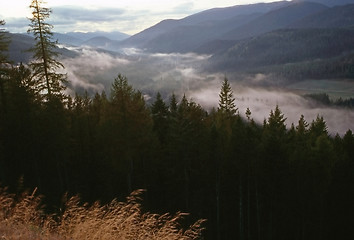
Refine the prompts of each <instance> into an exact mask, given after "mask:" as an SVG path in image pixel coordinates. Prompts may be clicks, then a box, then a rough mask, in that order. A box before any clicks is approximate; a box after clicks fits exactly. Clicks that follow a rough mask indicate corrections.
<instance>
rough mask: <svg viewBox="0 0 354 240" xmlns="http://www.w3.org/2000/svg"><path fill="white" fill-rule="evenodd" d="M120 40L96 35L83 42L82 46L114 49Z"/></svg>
mask: <svg viewBox="0 0 354 240" xmlns="http://www.w3.org/2000/svg"><path fill="white" fill-rule="evenodd" d="M117 44H119V41H113V40H111V39H109V38H107V37H94V38H91V39H89V40H87V41H85V42H82V43H81V46H90V47H94V48H102V49H106V50H111V49H114V48H115V47H114V46H115V45H117Z"/></svg>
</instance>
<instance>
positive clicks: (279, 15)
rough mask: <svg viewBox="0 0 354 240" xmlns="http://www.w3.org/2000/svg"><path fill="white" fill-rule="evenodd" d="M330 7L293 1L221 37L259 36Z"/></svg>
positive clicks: (229, 38) (230, 38)
mask: <svg viewBox="0 0 354 240" xmlns="http://www.w3.org/2000/svg"><path fill="white" fill-rule="evenodd" d="M325 9H328V7H326V6H325V5H323V4H319V3H312V2H298V3H292V4H291V5H289V6H286V7H283V8H280V9H276V10H274V11H271V12H268V13H267V14H264V15H262V16H261V17H259V18H257V19H255V20H253V21H251V22H249V23H247V24H245V25H243V26H241V27H238V28H235V29H234V30H232V31H231V32H228V33H226V34H225V35H223V36H221V37H220V38H221V39H225V40H236V39H242V38H248V37H253V36H257V35H259V34H262V33H266V32H269V31H273V30H276V29H280V28H285V27H287V26H288V25H290V24H292V23H294V22H296V21H299V20H300V19H302V18H304V17H307V16H310V15H312V14H315V13H318V12H320V11H323V10H325Z"/></svg>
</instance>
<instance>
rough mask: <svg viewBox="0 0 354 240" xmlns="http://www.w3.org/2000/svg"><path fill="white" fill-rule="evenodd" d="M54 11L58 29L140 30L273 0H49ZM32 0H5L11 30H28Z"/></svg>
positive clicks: (2, 11)
mask: <svg viewBox="0 0 354 240" xmlns="http://www.w3.org/2000/svg"><path fill="white" fill-rule="evenodd" d="M46 2H47V4H45V5H44V6H46V7H50V8H52V10H53V13H52V15H51V18H50V19H49V20H48V21H47V22H48V23H50V24H53V25H54V31H56V32H69V31H83V32H87V31H98V30H101V31H121V32H124V33H127V34H135V33H138V32H140V31H142V30H144V29H146V28H148V27H150V26H152V25H154V24H156V23H158V22H160V21H161V20H163V19H171V18H172V19H180V18H183V17H186V16H188V15H191V14H194V13H197V12H200V11H203V10H206V9H210V8H215V7H228V6H234V5H243V4H250V3H257V2H274V0H217V1H215V0H173V1H166V0H165V1H163V0H115V1H113V0H47V1H46ZM30 3H31V0H9V1H2V3H1V8H0V19H4V20H5V21H6V23H7V24H6V27H7V30H8V31H10V32H25V31H26V30H27V28H28V27H27V26H28V20H27V19H26V17H29V16H30V10H29V7H28V6H29V5H30Z"/></svg>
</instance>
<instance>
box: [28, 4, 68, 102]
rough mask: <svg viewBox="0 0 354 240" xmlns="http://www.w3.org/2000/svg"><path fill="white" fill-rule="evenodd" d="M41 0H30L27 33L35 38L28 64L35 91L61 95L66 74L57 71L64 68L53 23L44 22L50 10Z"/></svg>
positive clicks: (47, 94) (49, 95)
mask: <svg viewBox="0 0 354 240" xmlns="http://www.w3.org/2000/svg"><path fill="white" fill-rule="evenodd" d="M43 3H44V2H43V0H32V3H31V5H30V8H31V10H32V18H30V19H29V20H30V22H31V23H30V25H29V29H28V31H27V32H28V33H32V34H33V35H34V38H35V45H34V47H33V48H32V49H30V50H29V51H31V52H33V61H32V62H31V63H30V66H31V68H32V71H33V77H34V80H35V81H36V91H37V92H38V93H41V94H43V95H45V96H47V99H49V98H50V97H51V96H52V95H55V96H62V91H63V90H65V88H66V87H65V83H66V82H67V79H66V75H65V74H60V73H57V72H56V71H57V70H58V69H60V68H64V66H63V64H61V63H60V62H59V61H58V60H56V59H57V57H58V55H59V53H58V52H57V51H56V50H57V41H53V40H52V38H53V32H52V29H53V25H51V24H49V23H47V22H46V19H48V18H49V17H50V14H51V12H52V10H51V9H50V8H46V7H43V6H42V5H43Z"/></svg>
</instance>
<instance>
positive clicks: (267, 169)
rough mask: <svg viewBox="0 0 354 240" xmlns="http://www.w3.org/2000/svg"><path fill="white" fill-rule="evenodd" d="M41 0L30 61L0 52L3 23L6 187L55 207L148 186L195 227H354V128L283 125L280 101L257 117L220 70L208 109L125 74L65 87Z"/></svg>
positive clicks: (233, 233)
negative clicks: (200, 223)
mask: <svg viewBox="0 0 354 240" xmlns="http://www.w3.org/2000/svg"><path fill="white" fill-rule="evenodd" d="M33 2H34V3H38V2H39V1H38V2H37V1H33ZM34 6H36V5H34ZM37 7H38V6H37ZM36 9H37V10H36ZM36 9H35V11H34V12H35V14H34V17H35V16H37V17H39V18H37V20H36V19H35V18H34V19H32V20H33V21H32V20H31V21H32V24H33V25H32V30H31V31H34V33H35V36H37V40H38V42H37V44H38V45H36V49H35V50H34V57H35V60H36V61H35V62H34V65H33V64H30V65H29V66H26V65H20V66H9V65H8V64H3V63H5V62H7V60H6V51H5V50H6V41H7V40H6V39H5V40H4V39H3V38H1V36H2V35H0V47H2V46H5V47H3V48H1V49H0V50H1V55H0V56H4V57H3V58H4V60H1V61H2V62H1V65H0V67H1V69H0V70H1V74H0V80H1V85H0V87H1V89H0V90H1V91H0V94H1V95H0V100H1V101H0V182H1V183H2V184H3V185H4V186H8V187H9V191H11V192H13V193H15V194H16V193H20V192H21V191H22V190H23V189H34V188H35V187H38V191H39V192H40V193H41V194H43V195H44V196H45V199H44V201H45V203H46V206H47V209H46V211H47V212H48V213H53V212H54V213H55V212H58V211H60V209H61V208H62V207H63V206H62V204H63V203H62V201H61V200H62V197H63V195H64V194H65V193H67V194H68V195H76V194H79V195H80V196H81V198H82V200H83V201H87V202H90V203H93V202H95V201H97V200H99V201H101V202H102V203H109V202H111V201H112V199H114V198H117V197H119V198H122V197H124V196H128V195H129V194H130V193H131V192H132V191H134V190H135V189H146V192H144V194H143V198H144V202H143V205H142V207H143V210H144V211H150V212H154V213H163V212H170V213H174V212H178V211H182V212H188V213H190V216H189V217H188V218H186V219H185V220H184V221H182V223H181V225H182V226H188V225H189V224H190V223H193V222H195V221H196V220H197V219H206V220H207V221H206V223H205V224H204V226H205V227H206V230H205V231H204V233H203V236H200V239H241V240H242V239H257V240H260V239H269V240H273V239H311V240H312V239H337V238H339V239H352V238H353V237H354V233H353V231H352V226H353V223H354V221H353V219H352V216H353V211H354V207H353V203H352V196H354V135H353V133H352V131H351V130H348V131H347V132H346V134H345V135H343V136H339V135H336V136H330V135H329V133H328V129H327V125H326V121H325V119H324V118H323V117H321V116H318V117H317V118H316V119H314V120H313V121H312V122H310V123H308V122H306V120H305V119H304V117H303V116H302V115H301V113H299V121H298V123H297V124H296V125H292V126H286V125H285V120H286V116H285V115H284V114H283V113H282V110H281V109H280V107H279V106H274V110H272V111H271V112H270V114H269V116H268V118H267V119H265V120H264V122H263V124H256V123H255V121H254V120H253V119H252V109H247V112H246V116H247V117H246V118H242V117H241V115H240V113H239V112H238V107H237V101H236V100H235V96H234V95H233V91H232V89H231V86H230V84H229V82H228V79H227V78H226V77H225V79H224V81H223V82H222V83H221V88H220V94H219V98H220V101H219V106H218V107H217V108H216V109H215V108H214V109H213V110H211V111H206V110H205V109H203V107H202V106H200V105H199V104H198V103H196V102H194V101H193V100H191V99H188V97H187V96H185V95H184V96H183V97H182V98H178V97H177V96H175V95H174V94H171V96H170V97H169V99H168V100H167V99H164V98H163V97H162V96H161V94H160V93H156V98H155V99H154V101H153V103H152V104H151V105H149V104H147V103H146V101H145V99H144V95H143V94H142V92H140V91H138V90H136V89H134V88H133V87H132V86H131V85H130V84H129V82H128V79H127V78H126V77H125V76H123V75H121V74H118V75H117V77H116V78H115V79H114V80H113V83H112V87H111V91H110V93H109V94H108V95H107V94H106V93H105V92H102V93H96V94H95V95H94V96H89V95H88V94H83V95H79V94H76V95H75V96H65V97H62V96H64V92H63V89H64V88H65V87H64V86H65V85H61V84H62V83H64V81H62V80H63V78H62V77H63V75H59V74H58V73H57V72H56V70H57V67H58V66H61V64H60V63H59V62H57V60H55V56H56V55H55V53H54V52H52V50H53V49H54V48H55V42H52V41H51V40H50V36H51V32H50V28H51V27H50V25H44V26H47V27H48V29H46V28H44V30H43V29H42V30H43V31H44V32H46V33H45V34H44V35H41V32H42V30H41V27H40V23H41V21H42V20H43V18H45V16H47V14H49V13H50V11H48V9H45V8H44V9H42V10H43V12H41V11H39V9H40V8H36ZM36 11H37V12H36ZM40 13H43V14H44V15H43V16H42V17H40ZM36 14H37V15H36ZM2 23H3V22H2ZM42 23H43V22H42ZM42 34H43V32H42ZM43 46H45V47H43ZM46 47H48V48H46ZM45 59H47V60H45ZM46 61H47V63H45V62H46ZM37 64H38V65H37ZM38 90H39V91H38ZM38 94H44V95H45V96H47V97H39V96H38ZM52 94H53V95H55V96H60V97H51V96H52Z"/></svg>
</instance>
